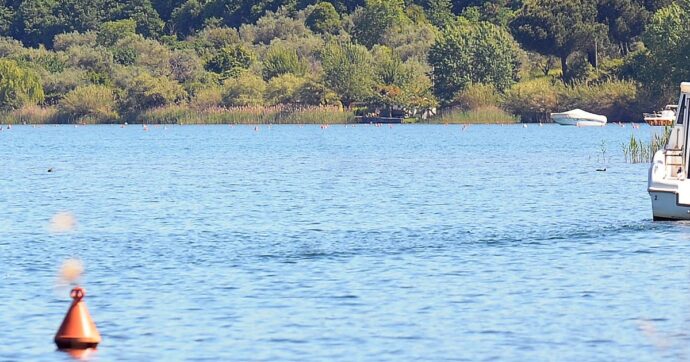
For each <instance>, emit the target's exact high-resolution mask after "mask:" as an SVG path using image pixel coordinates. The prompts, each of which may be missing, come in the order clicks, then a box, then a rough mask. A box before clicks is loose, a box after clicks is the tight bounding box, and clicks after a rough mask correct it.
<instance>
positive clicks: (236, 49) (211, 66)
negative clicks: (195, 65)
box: [206, 45, 255, 78]
mask: <svg viewBox="0 0 690 362" xmlns="http://www.w3.org/2000/svg"><path fill="white" fill-rule="evenodd" d="M254 58H255V55H254V53H253V52H252V51H251V50H250V49H248V48H246V47H244V46H243V45H236V46H233V47H226V48H222V49H219V50H218V51H217V52H216V54H215V55H213V57H211V59H209V61H208V62H207V63H206V69H207V70H209V71H211V72H215V73H218V74H222V75H223V76H224V77H226V78H227V77H234V76H237V75H238V74H239V73H241V72H242V71H243V70H246V69H248V68H249V67H250V66H251V65H252V63H253V62H254Z"/></svg>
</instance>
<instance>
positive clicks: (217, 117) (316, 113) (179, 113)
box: [136, 105, 354, 124]
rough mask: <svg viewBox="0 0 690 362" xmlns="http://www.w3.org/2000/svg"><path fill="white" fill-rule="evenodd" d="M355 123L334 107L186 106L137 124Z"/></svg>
mask: <svg viewBox="0 0 690 362" xmlns="http://www.w3.org/2000/svg"><path fill="white" fill-rule="evenodd" d="M353 120H354V114H353V113H352V112H349V111H343V110H341V109H340V108H338V107H335V106H319V107H317V106H282V105H279V106H270V107H263V106H246V107H227V108H226V107H212V108H207V109H200V110H198V109H194V108H191V107H188V106H186V105H173V106H167V107H161V108H155V109H151V110H148V111H146V112H143V113H141V114H140V115H139V116H138V117H137V119H136V121H137V122H140V123H151V124H298V123H304V124H335V123H348V122H352V121H353Z"/></svg>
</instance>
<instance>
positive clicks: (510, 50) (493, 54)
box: [429, 22, 519, 102]
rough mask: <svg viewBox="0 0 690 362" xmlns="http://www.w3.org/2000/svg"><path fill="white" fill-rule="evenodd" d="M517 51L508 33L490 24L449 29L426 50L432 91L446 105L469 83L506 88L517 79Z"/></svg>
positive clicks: (450, 27)
mask: <svg viewBox="0 0 690 362" xmlns="http://www.w3.org/2000/svg"><path fill="white" fill-rule="evenodd" d="M518 52H519V50H518V48H517V45H516V44H515V42H514V41H513V39H512V37H511V36H510V34H508V33H507V32H506V31H505V30H503V29H500V28H498V27H496V26H495V25H493V24H489V23H484V22H483V23H479V24H477V25H472V26H467V25H457V26H449V27H447V28H446V29H444V31H443V32H442V33H441V34H440V36H439V38H438V39H437V41H436V44H434V46H433V47H432V48H431V50H430V51H429V63H430V64H431V65H432V66H433V67H434V79H435V84H434V91H435V93H436V95H437V96H438V97H439V98H440V99H441V100H443V101H445V102H448V101H450V100H452V99H453V97H454V96H455V94H456V93H457V92H459V91H461V90H463V89H464V88H465V87H467V86H468V85H469V84H474V83H487V84H493V85H494V86H495V87H496V89H498V90H499V91H502V90H504V89H507V88H508V87H510V85H511V84H513V83H514V82H515V81H516V80H517V76H518V59H519V57H518Z"/></svg>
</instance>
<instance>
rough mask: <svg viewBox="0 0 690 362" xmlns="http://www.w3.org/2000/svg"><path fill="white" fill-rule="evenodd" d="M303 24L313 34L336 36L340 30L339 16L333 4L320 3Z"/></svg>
mask: <svg viewBox="0 0 690 362" xmlns="http://www.w3.org/2000/svg"><path fill="white" fill-rule="evenodd" d="M305 24H306V25H307V27H308V28H309V29H311V31H313V32H315V33H322V34H336V33H337V32H338V30H340V15H339V14H338V12H337V11H336V10H335V7H334V6H333V4H331V3H327V2H320V3H318V4H316V5H315V6H314V9H313V10H312V12H311V13H310V14H309V16H307V19H306V20H305Z"/></svg>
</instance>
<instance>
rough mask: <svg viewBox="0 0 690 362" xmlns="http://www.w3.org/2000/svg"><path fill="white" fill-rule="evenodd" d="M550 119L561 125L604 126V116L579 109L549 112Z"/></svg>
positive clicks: (605, 120)
mask: <svg viewBox="0 0 690 362" xmlns="http://www.w3.org/2000/svg"><path fill="white" fill-rule="evenodd" d="M551 119H552V120H553V121H554V122H556V123H558V124H560V125H562V126H577V127H586V126H599V127H600V126H605V125H606V122H607V119H606V116H602V115H599V114H594V113H589V112H585V111H583V110H581V109H573V110H572V111H568V112H562V113H551Z"/></svg>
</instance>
